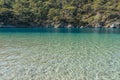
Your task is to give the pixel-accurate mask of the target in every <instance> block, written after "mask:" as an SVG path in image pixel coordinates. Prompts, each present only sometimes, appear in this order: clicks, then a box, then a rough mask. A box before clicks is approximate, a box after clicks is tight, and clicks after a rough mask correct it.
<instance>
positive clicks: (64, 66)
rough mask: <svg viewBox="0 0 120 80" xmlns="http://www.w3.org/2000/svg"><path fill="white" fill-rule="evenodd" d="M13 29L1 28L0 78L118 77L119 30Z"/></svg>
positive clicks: (110, 79)
mask: <svg viewBox="0 0 120 80" xmlns="http://www.w3.org/2000/svg"><path fill="white" fill-rule="evenodd" d="M13 30H14V31H8V30H7V31H5V30H1V32H0V79H1V80H120V34H119V31H118V30H117V32H116V31H115V32H114V30H112V31H113V32H112V31H109V30H107V32H102V31H100V33H99V31H95V30H92V31H91V30H90V31H89V32H85V31H81V32H75V33H74V32H68V31H67V32H66V30H60V32H59V31H58V32H57V31H56V30H55V31H56V32H55V31H52V30H51V31H52V32H51V31H43V30H42V31H41V30H40V32H39V31H36V32H35V31H29V30H28V31H27V32H25V31H26V30H27V29H24V30H23V29H22V30H21V31H19V30H18V31H17V30H16V29H13ZM28 32H29V33H28Z"/></svg>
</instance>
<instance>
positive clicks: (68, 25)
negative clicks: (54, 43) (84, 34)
mask: <svg viewBox="0 0 120 80" xmlns="http://www.w3.org/2000/svg"><path fill="white" fill-rule="evenodd" d="M0 28H120V21H115V22H111V23H109V24H106V25H104V23H103V22H99V23H95V24H86V25H83V26H82V25H78V24H72V23H42V24H40V25H36V24H32V25H25V24H24V25H10V24H5V25H4V24H0Z"/></svg>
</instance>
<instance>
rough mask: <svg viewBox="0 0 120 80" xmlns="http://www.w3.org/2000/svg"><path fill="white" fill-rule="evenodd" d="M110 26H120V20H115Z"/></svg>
mask: <svg viewBox="0 0 120 80" xmlns="http://www.w3.org/2000/svg"><path fill="white" fill-rule="evenodd" d="M110 28H120V22H113V23H112V24H111V25H110Z"/></svg>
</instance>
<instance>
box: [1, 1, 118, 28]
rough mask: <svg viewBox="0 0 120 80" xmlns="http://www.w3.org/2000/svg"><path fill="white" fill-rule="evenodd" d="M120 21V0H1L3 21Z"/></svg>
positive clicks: (87, 23)
mask: <svg viewBox="0 0 120 80" xmlns="http://www.w3.org/2000/svg"><path fill="white" fill-rule="evenodd" d="M119 21H120V0H0V24H2V25H6V24H9V25H36V26H40V25H44V24H49V25H59V27H60V25H68V24H71V25H73V26H96V25H98V24H100V25H103V26H107V27H108V26H109V25H110V23H112V22H119Z"/></svg>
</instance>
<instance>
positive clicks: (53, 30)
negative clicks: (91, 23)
mask: <svg viewBox="0 0 120 80" xmlns="http://www.w3.org/2000/svg"><path fill="white" fill-rule="evenodd" d="M0 32H42V33H44V32H47V33H49V32H50V33H56V32H57V33H118V34H119V33H120V29H113V28H83V29H81V28H0Z"/></svg>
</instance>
